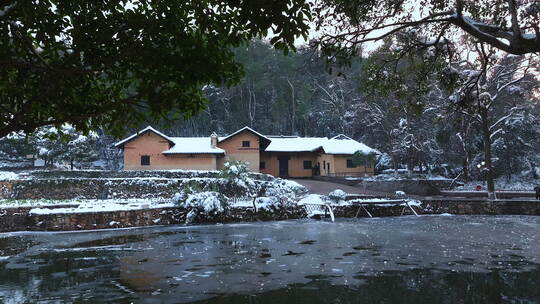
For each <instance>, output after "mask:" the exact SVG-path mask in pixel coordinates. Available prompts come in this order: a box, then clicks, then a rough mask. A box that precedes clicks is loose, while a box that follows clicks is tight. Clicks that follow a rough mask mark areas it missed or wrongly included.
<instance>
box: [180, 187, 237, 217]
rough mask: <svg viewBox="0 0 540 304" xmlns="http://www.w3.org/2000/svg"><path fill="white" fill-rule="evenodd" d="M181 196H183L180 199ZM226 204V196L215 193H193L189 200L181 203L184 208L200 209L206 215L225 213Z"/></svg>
mask: <svg viewBox="0 0 540 304" xmlns="http://www.w3.org/2000/svg"><path fill="white" fill-rule="evenodd" d="M180 196H181V194H180V195H179V197H178V198H180ZM175 197H176V195H175ZM226 202H227V200H226V198H225V196H223V195H222V194H220V193H218V192H213V191H208V192H197V193H193V194H190V195H188V197H187V199H185V200H183V201H182V200H180V201H179V203H180V205H181V206H182V207H185V208H192V209H198V210H199V211H203V212H204V213H211V212H214V213H219V212H223V211H224V210H225V208H226Z"/></svg>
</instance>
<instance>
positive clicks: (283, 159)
mask: <svg viewBox="0 0 540 304" xmlns="http://www.w3.org/2000/svg"><path fill="white" fill-rule="evenodd" d="M290 158H291V157H290V156H288V155H281V156H278V160H279V176H280V177H288V176H289V159H290Z"/></svg>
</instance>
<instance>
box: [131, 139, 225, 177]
mask: <svg viewBox="0 0 540 304" xmlns="http://www.w3.org/2000/svg"><path fill="white" fill-rule="evenodd" d="M168 149H169V142H168V141H167V140H166V139H164V138H162V137H161V136H158V135H156V134H155V133H152V132H147V133H145V134H142V135H140V136H139V137H137V138H135V139H133V140H131V141H129V142H127V143H126V144H125V145H124V170H173V169H186V170H216V166H217V164H216V155H213V154H174V155H164V154H162V152H163V151H166V150H168ZM142 155H149V156H150V166H141V156H142Z"/></svg>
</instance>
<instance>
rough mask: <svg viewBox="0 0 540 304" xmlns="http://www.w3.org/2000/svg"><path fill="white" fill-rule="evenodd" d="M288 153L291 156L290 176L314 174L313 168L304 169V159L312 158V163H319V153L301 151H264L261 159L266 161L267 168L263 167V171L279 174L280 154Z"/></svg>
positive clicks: (313, 164) (274, 174)
mask: <svg viewBox="0 0 540 304" xmlns="http://www.w3.org/2000/svg"><path fill="white" fill-rule="evenodd" d="M280 155H283V156H286V155H288V156H289V157H290V158H289V176H290V177H310V176H312V173H313V171H312V169H304V161H305V160H310V161H311V165H312V166H315V165H316V164H317V162H316V159H317V154H315V153H309V152H301V153H275V152H263V153H262V154H261V161H264V162H265V163H266V169H261V173H266V174H270V175H273V176H279V160H278V156H280Z"/></svg>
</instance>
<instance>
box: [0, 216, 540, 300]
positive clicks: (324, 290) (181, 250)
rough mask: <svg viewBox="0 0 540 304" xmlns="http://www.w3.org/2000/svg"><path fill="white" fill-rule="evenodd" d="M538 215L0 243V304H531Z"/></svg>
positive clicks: (45, 236)
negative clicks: (382, 303)
mask: <svg viewBox="0 0 540 304" xmlns="http://www.w3.org/2000/svg"><path fill="white" fill-rule="evenodd" d="M539 232H540V217H527V216H500V217H495V216H493V217H486V216H451V217H442V216H423V217H420V218H416V217H399V218H378V219H358V220H343V221H339V222H337V223H328V222H316V221H287V222H268V223H253V224H230V225H215V226H193V227H184V226H171V227H160V228H144V229H133V230H116V231H94V232H79V233H28V234H3V235H0V252H1V253H2V257H0V303H25V302H28V303H34V302H42V303H64V302H68V303H72V302H77V303H131V302H134V303H187V302H197V303H359V302H368V303H377V302H386V303H413V302H414V303H419V302H421V303H426V302H431V303H498V302H533V303H534V302H540V288H538V286H540V265H539V264H538V263H539V261H540V242H539V238H540V233H539Z"/></svg>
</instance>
